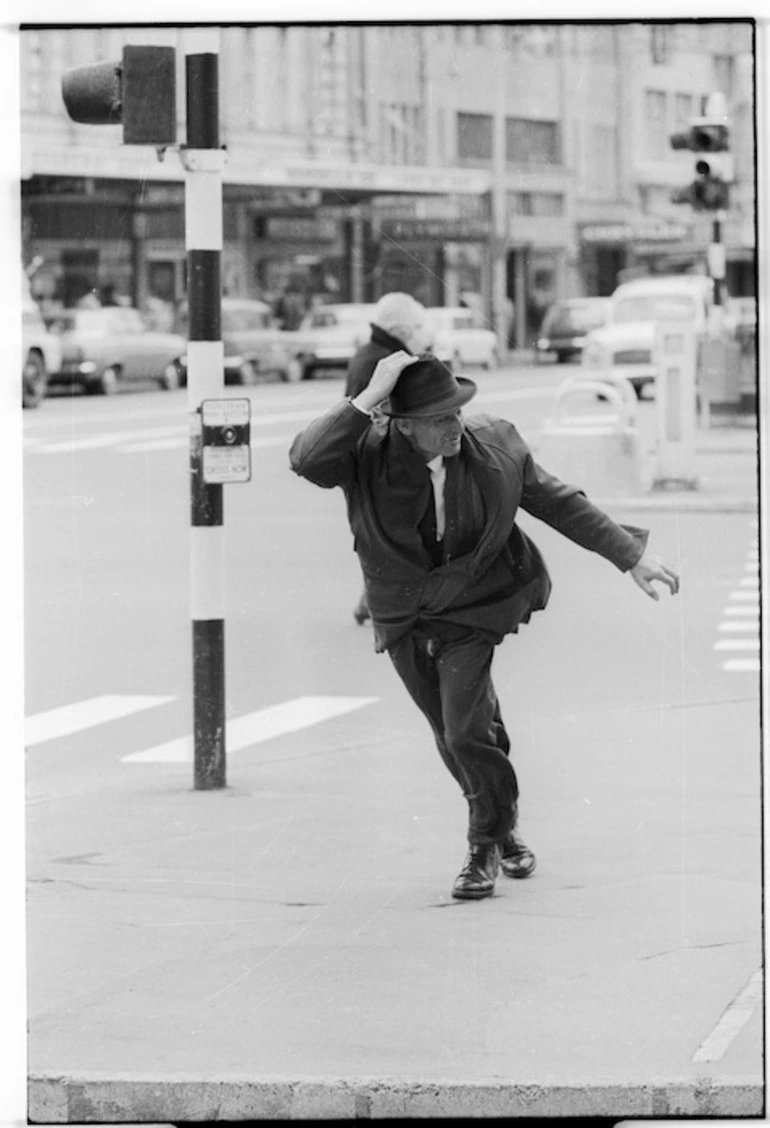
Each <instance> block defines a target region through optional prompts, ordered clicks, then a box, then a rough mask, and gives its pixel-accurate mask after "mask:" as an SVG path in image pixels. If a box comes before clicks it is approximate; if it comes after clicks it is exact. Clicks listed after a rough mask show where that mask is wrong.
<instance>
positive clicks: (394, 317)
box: [345, 290, 433, 624]
mask: <svg viewBox="0 0 770 1128" xmlns="http://www.w3.org/2000/svg"><path fill="white" fill-rule="evenodd" d="M371 326H372V334H371V337H370V338H369V340H368V341H367V342H366V344H364V345H362V346H361V348H360V349H359V350H358V352H357V353H356V354H355V356H353V357H352V358H351V360H350V362H349V363H348V373H347V380H346V382H345V395H346V396H348V397H349V398H350V399H353V398H354V397H355V396H357V395H358V393H359V392H362V391H363V390H364V388H365V387H366V386H367V384H368V383H369V381H370V379H371V376H372V373H373V372H374V369H375V368H376V366H377V363H378V362H379V361H380V360H382V359H383V357H386V356H390V355H391V353H394V352H408V353H413V354H414V355H415V356H417V355H418V354H419V353H422V352H425V351H426V349H428V348H430V346H431V345H432V343H433V332H432V329H431V328H430V325H429V323H428V318H427V315H426V312H425V307H424V306H423V305H421V304H420V302H418V301H416V300H415V299H414V298H413V297H412V296H411V295H410V294H404V293H401V292H400V291H399V290H393V291H392V292H391V293H389V294H385V295H384V296H383V297H382V298H380V300H379V301H378V302H377V304H376V306H375V307H374V313H373V314H372V320H371ZM377 418H378V416H377V412H376V410H375V419H377ZM369 617H370V616H369V607H368V605H367V602H366V592H365V591H364V592H362V594H361V597H360V599H359V600H358V603H357V604H356V606H355V609H354V611H353V618H354V619H355V620H356V622H357V623H359V624H361V623H365V622H366V620H367V619H368V618H369Z"/></svg>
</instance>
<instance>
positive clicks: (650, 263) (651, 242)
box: [578, 216, 703, 297]
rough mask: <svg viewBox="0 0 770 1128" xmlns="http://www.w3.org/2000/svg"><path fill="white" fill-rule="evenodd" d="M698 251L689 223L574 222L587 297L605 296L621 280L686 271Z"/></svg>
mask: <svg viewBox="0 0 770 1128" xmlns="http://www.w3.org/2000/svg"><path fill="white" fill-rule="evenodd" d="M699 256H700V257H701V258H702V257H703V249H702V248H699V247H698V246H697V244H696V243H695V241H694V230H693V225H692V224H691V223H684V222H681V223H679V222H676V221H674V220H669V219H658V218H655V217H653V216H639V217H638V218H636V219H633V220H628V221H624V222H613V223H595V222H594V223H583V224H578V263H579V274H580V278H581V282H582V287H583V292H584V294H585V295H586V296H587V297H608V296H609V295H610V294H611V293H612V292H613V290H614V289H615V288H616V286H618V285H619V283H620V282H622V281H623V280H624V279H626V278H630V277H633V276H637V275H640V274H660V273H665V272H667V271H669V272H673V273H683V272H685V271H688V270H690V269H692V268H693V267H694V266H695V264H696V262H697V260H698V258H699Z"/></svg>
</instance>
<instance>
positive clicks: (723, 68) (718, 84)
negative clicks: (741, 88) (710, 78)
mask: <svg viewBox="0 0 770 1128" xmlns="http://www.w3.org/2000/svg"><path fill="white" fill-rule="evenodd" d="M733 64H734V60H733V57H732V55H714V89H715V90H720V91H721V92H722V93H723V94H724V96H725V98H726V99H727V100H728V102H729V101H730V98H731V97H732V93H733V70H734V65H733Z"/></svg>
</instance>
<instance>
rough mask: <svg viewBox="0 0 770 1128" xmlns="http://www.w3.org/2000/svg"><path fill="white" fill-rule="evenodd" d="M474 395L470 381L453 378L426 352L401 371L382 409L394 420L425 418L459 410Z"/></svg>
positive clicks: (474, 386) (474, 390)
mask: <svg viewBox="0 0 770 1128" xmlns="http://www.w3.org/2000/svg"><path fill="white" fill-rule="evenodd" d="M475 395H476V385H475V383H474V382H473V380H466V379H465V378H464V377H462V376H453V375H452V373H451V372H450V371H449V369H448V368H447V366H446V365H445V364H442V363H441V361H440V360H439V359H438V357H435V356H431V354H430V353H426V354H425V355H424V356H421V357H420V359H419V360H417V361H415V362H414V363H413V364H409V365H407V367H406V368H405V369H404V370H403V372H402V373H401V375H400V376H399V378H398V382H397V384H396V386H395V388H394V389H393V391H392V392H391V393H390V398H389V399H388V400H387V402H386V404H385V405H383V408H382V410H383V411H384V413H385V414H386V415H391V416H394V417H396V418H407V417H409V418H427V417H429V416H431V415H443V414H444V412H445V411H453V410H454V409H455V408H457V407H462V406H463V404H465V403H467V402H468V400H470V399H473V397H474V396H475Z"/></svg>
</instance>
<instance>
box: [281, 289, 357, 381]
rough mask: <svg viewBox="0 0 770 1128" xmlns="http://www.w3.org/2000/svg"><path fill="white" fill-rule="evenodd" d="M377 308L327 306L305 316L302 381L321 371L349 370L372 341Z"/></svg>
mask: <svg viewBox="0 0 770 1128" xmlns="http://www.w3.org/2000/svg"><path fill="white" fill-rule="evenodd" d="M373 313H374V306H373V305H366V304H363V303H360V304H359V303H355V302H350V303H343V304H340V305H323V306H318V307H317V308H316V309H311V310H310V312H309V313H307V314H305V316H304V318H303V319H302V322H301V323H300V326H299V329H298V330H297V336H298V338H299V341H298V346H297V353H296V358H297V361H298V362H299V366H300V372H299V375H300V378H301V379H303V380H309V379H311V378H312V377H313V376H314V375H315V373H316V371H317V370H318V369H322V368H345V367H347V363H348V361H349V360H350V358H351V357H352V356H353V354H354V353H355V352H356V351H357V350H358V348H359V347H360V346H361V345H363V344H364V343H365V342H366V341H368V340H369V336H370V334H371V331H372V329H371V318H372V316H373Z"/></svg>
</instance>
